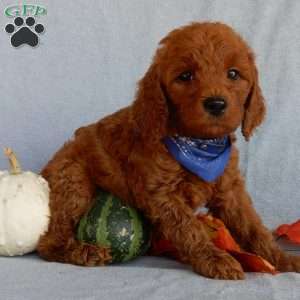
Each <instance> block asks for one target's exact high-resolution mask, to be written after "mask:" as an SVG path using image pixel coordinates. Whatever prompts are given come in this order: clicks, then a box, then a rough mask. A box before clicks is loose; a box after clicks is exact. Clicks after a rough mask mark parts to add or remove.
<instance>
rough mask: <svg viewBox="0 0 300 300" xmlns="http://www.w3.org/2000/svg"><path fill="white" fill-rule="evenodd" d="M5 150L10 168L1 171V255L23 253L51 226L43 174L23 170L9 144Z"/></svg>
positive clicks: (29, 249)
mask: <svg viewBox="0 0 300 300" xmlns="http://www.w3.org/2000/svg"><path fill="white" fill-rule="evenodd" d="M4 152H5V154H6V156H7V157H8V159H9V162H10V165H11V171H10V172H8V171H0V255H5V256H13V255H23V254H25V253H29V252H32V251H34V250H35V249H36V246H37V243H38V240H39V237H40V235H41V234H43V233H44V232H45V231H46V230H47V228H48V223H49V216H50V210H49V187H48V183H47V181H46V180H45V179H44V178H42V177H41V176H39V175H37V174H35V173H33V172H29V171H27V172H22V170H21V167H20V165H19V163H18V161H17V159H16V156H15V155H14V153H13V151H12V150H11V149H10V148H5V149H4Z"/></svg>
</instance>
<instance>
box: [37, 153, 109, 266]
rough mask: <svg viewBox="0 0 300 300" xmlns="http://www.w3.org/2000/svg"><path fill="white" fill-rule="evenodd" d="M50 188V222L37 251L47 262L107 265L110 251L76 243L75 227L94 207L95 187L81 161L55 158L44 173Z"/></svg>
mask: <svg viewBox="0 0 300 300" xmlns="http://www.w3.org/2000/svg"><path fill="white" fill-rule="evenodd" d="M41 174H42V175H43V177H45V179H46V180H47V181H48V182H49V186H50V190H51V191H50V212H51V217H50V223H49V228H48V231H47V232H46V233H45V234H44V235H42V236H41V238H40V240H39V244H38V247H37V251H38V253H39V255H40V256H41V257H43V258H44V259H46V260H48V261H58V262H65V263H72V264H76V265H85V266H96V265H104V264H106V263H108V262H110V260H111V256H110V254H109V250H108V249H107V248H103V247H98V246H96V245H92V244H86V243H82V242H79V241H78V240H76V237H75V235H76V233H75V231H76V226H77V224H78V222H79V220H80V218H81V217H82V215H83V214H84V213H85V212H86V211H87V210H88V209H89V208H90V207H91V206H92V204H93V203H92V202H93V201H92V199H93V195H94V192H95V188H96V186H95V185H94V183H93V182H92V181H91V180H90V179H89V176H88V174H87V172H86V171H85V169H84V168H83V167H82V166H81V164H80V163H79V162H75V161H73V160H71V159H68V158H63V157H60V158H56V159H55V158H54V160H52V161H50V162H49V164H48V165H47V166H46V168H45V169H44V170H43V171H42V173H41Z"/></svg>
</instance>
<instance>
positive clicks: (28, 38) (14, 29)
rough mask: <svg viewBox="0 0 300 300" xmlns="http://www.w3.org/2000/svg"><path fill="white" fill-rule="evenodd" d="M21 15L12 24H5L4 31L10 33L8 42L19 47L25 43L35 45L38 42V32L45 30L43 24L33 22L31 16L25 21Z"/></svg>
mask: <svg viewBox="0 0 300 300" xmlns="http://www.w3.org/2000/svg"><path fill="white" fill-rule="evenodd" d="M25 23H26V24H24V19H23V18H21V17H17V18H15V20H14V24H7V25H6V26H5V31H6V32H7V33H9V34H12V36H11V39H10V42H11V44H12V45H13V46H14V47H19V46H21V45H23V44H27V45H29V46H31V47H35V46H37V45H38V43H39V34H41V33H43V32H44V31H45V28H44V25H42V24H35V19H34V18H33V17H28V18H27V19H26V21H25Z"/></svg>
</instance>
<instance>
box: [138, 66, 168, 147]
mask: <svg viewBox="0 0 300 300" xmlns="http://www.w3.org/2000/svg"><path fill="white" fill-rule="evenodd" d="M133 118H134V120H135V122H136V124H137V127H138V131H139V133H140V136H141V138H142V139H144V140H145V141H147V142H148V143H151V144H152V143H156V142H158V141H160V139H161V138H162V137H164V136H165V135H166V133H167V122H168V106H167V102H166V98H165V95H164V91H163V88H162V84H161V80H160V78H159V73H158V65H157V64H156V63H155V62H154V63H153V64H152V65H151V66H150V68H149V69H148V71H147V72H146V74H145V76H144V77H143V78H142V79H141V80H140V82H139V85H138V91H137V95H136V100H135V101H134V103H133Z"/></svg>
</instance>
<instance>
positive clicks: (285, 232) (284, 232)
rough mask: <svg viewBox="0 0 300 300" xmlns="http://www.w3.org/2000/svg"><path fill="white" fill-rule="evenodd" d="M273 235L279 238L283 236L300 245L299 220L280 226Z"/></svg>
mask: <svg viewBox="0 0 300 300" xmlns="http://www.w3.org/2000/svg"><path fill="white" fill-rule="evenodd" d="M275 233H276V234H277V235H278V236H279V237H281V236H284V237H286V238H287V239H288V240H290V241H291V242H294V243H296V244H300V220H298V221H297V222H295V223H292V224H290V225H288V224H282V225H280V226H279V227H278V228H277V229H276V231H275Z"/></svg>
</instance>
